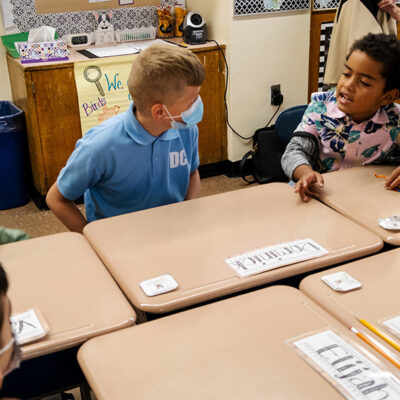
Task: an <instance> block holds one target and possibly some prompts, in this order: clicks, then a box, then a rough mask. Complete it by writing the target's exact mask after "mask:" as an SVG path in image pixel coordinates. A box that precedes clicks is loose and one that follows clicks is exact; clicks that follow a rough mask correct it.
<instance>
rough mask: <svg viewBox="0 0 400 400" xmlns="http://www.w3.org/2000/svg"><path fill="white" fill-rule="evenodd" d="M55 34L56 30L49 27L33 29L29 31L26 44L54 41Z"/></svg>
mask: <svg viewBox="0 0 400 400" xmlns="http://www.w3.org/2000/svg"><path fill="white" fill-rule="evenodd" d="M55 34H56V28H52V27H51V26H41V27H40V28H34V29H31V30H30V31H29V36H28V42H30V43H37V42H50V41H52V40H54V36H55Z"/></svg>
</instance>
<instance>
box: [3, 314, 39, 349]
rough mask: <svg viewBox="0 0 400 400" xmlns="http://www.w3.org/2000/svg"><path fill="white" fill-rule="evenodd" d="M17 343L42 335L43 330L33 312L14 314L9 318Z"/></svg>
mask: <svg viewBox="0 0 400 400" xmlns="http://www.w3.org/2000/svg"><path fill="white" fill-rule="evenodd" d="M10 320H11V326H12V329H13V331H14V334H15V337H16V339H17V342H21V341H24V340H26V339H30V338H32V337H37V336H39V335H43V334H44V329H43V326H42V324H41V323H40V321H39V319H38V317H37V315H36V313H35V311H34V310H28V311H25V312H23V313H19V314H14V315H12V316H11V318H10Z"/></svg>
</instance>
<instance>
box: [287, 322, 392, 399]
mask: <svg viewBox="0 0 400 400" xmlns="http://www.w3.org/2000/svg"><path fill="white" fill-rule="evenodd" d="M293 345H294V346H295V348H297V349H298V350H300V352H301V353H303V354H304V355H306V356H307V358H306V361H307V362H308V363H309V364H311V365H312V366H313V367H314V368H316V370H317V371H318V370H319V369H322V371H323V372H325V373H326V374H327V375H328V376H329V378H328V380H329V381H331V382H332V383H333V384H334V386H335V387H336V388H337V389H338V390H339V391H340V392H341V393H343V394H344V395H345V396H346V397H347V398H351V399H356V400H358V399H360V400H361V399H363V400H366V399H368V400H378V399H387V400H395V399H396V400H397V399H400V381H399V380H398V379H397V378H396V377H395V376H394V375H392V374H391V373H390V372H387V371H384V370H382V369H380V368H378V367H377V366H376V365H375V364H373V363H372V362H371V361H369V360H368V359H367V358H366V357H364V356H363V355H362V354H361V353H359V352H358V351H357V350H356V349H355V348H354V347H352V346H351V345H349V344H348V343H347V342H345V341H344V340H343V339H341V338H340V337H339V336H338V335H336V334H335V333H334V332H332V331H330V330H327V331H324V332H320V333H318V334H316V335H312V336H309V337H307V338H305V339H300V340H296V341H294V342H293ZM296 352H298V351H297V350H296ZM299 354H300V353H299ZM300 355H301V354H300ZM323 376H324V377H325V375H324V374H323Z"/></svg>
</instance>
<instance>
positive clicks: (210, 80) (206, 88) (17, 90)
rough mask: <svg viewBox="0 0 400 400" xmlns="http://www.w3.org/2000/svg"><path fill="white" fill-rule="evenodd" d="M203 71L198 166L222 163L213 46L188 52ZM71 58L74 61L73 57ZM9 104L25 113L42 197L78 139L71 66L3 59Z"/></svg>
mask: <svg viewBox="0 0 400 400" xmlns="http://www.w3.org/2000/svg"><path fill="white" fill-rule="evenodd" d="M192 51H193V52H195V53H196V55H197V56H198V57H199V59H200V60H201V62H202V63H203V65H204V67H205V71H206V74H205V81H204V84H203V86H202V88H201V92H200V94H201V97H202V99H203V102H204V111H205V112H204V118H203V121H202V122H201V123H200V124H199V131H200V134H199V153H200V163H201V164H202V165H204V164H210V163H216V162H219V161H223V160H226V158H227V150H226V147H227V146H226V122H225V107H224V98H223V97H224V89H225V75H224V71H225V67H224V63H223V57H222V54H221V53H220V50H218V49H217V47H216V46H211V45H209V46H207V47H204V48H203V47H200V48H199V47H198V46H196V48H194V49H192ZM71 58H72V57H71ZM7 63H8V70H9V75H10V82H11V90H12V96H13V102H14V103H15V104H16V105H17V106H18V107H20V108H21V109H22V110H24V112H25V115H26V121H27V135H28V144H29V153H30V159H31V167H32V177H33V186H34V189H35V190H36V191H37V194H39V198H40V197H41V198H42V201H43V198H44V196H45V195H46V193H47V191H48V189H49V188H50V186H51V185H52V184H53V183H54V182H55V180H56V178H57V176H58V174H59V172H60V170H61V168H62V167H63V166H64V165H65V163H66V161H67V159H68V157H69V156H70V154H71V152H72V151H73V149H74V147H75V143H76V141H77V140H78V139H79V138H80V137H81V124H80V117H79V109H78V107H79V106H78V96H77V91H76V86H75V78H74V66H73V62H66V63H57V64H50V63H47V64H37V65H29V66H22V65H21V63H20V62H19V61H18V60H16V59H13V58H11V57H9V56H8V57H7Z"/></svg>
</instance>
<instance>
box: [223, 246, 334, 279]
mask: <svg viewBox="0 0 400 400" xmlns="http://www.w3.org/2000/svg"><path fill="white" fill-rule="evenodd" d="M327 253H329V251H328V250H326V249H324V248H323V247H322V246H320V245H319V244H318V243H316V242H315V241H314V240H312V239H310V238H307V239H301V240H295V241H293V242H286V243H281V244H277V245H274V246H269V247H264V248H262V249H258V250H253V251H251V252H249V253H245V254H242V255H239V256H236V257H232V258H228V259H226V260H225V262H226V263H227V264H228V265H229V266H230V267H231V268H233V269H234V270H235V271H236V272H237V273H238V274H239V275H240V276H241V277H246V276H249V275H255V274H259V273H261V272H264V271H269V270H271V269H274V268H278V267H283V266H285V265H289V264H295V263H297V262H300V261H305V260H310V259H312V258H317V257H321V256H323V255H325V254H327Z"/></svg>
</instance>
